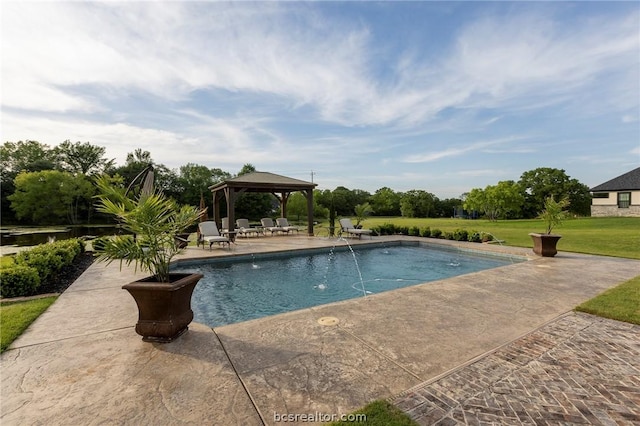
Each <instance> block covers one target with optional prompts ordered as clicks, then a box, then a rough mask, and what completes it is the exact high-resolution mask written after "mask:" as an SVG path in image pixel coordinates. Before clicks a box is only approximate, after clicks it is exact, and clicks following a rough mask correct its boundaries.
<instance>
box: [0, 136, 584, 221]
mask: <svg viewBox="0 0 640 426" xmlns="http://www.w3.org/2000/svg"><path fill="white" fill-rule="evenodd" d="M105 152H106V150H105V148H103V147H100V146H96V145H93V144H91V143H89V142H75V143H72V142H71V141H69V140H67V141H64V142H63V143H61V144H60V145H58V146H56V147H54V148H51V147H49V146H48V145H46V144H43V143H40V142H38V141H32V140H26V141H18V142H5V143H4V144H3V145H2V147H0V166H1V175H0V179H1V181H0V183H1V192H2V194H1V214H2V222H3V223H4V224H9V223H14V224H24V225H49V224H96V223H97V224H99V223H107V222H108V221H109V219H108V218H106V217H103V216H101V215H100V214H98V213H97V212H96V210H95V207H94V201H95V198H94V197H95V195H96V191H97V187H96V184H95V179H96V177H97V176H101V175H107V176H110V177H111V179H112V180H113V182H114V183H116V184H118V185H122V186H123V187H126V188H128V187H131V186H132V184H136V185H137V184H140V183H141V182H136V181H135V180H136V178H139V176H140V175H141V173H143V172H144V171H145V170H146V169H148V168H149V167H152V168H153V170H154V178H155V182H154V186H155V188H156V189H157V190H160V191H162V192H164V193H165V194H166V195H168V196H170V197H172V198H174V199H175V200H176V201H177V202H178V203H181V204H189V205H199V203H200V202H201V198H204V201H205V204H206V205H207V206H208V207H209V208H211V202H212V201H211V195H210V194H211V193H210V191H209V189H208V188H209V187H210V186H211V185H214V184H216V183H218V182H221V181H224V180H226V179H229V178H232V177H234V176H239V175H242V174H245V173H250V172H253V171H255V170H256V169H255V167H254V166H253V165H251V164H245V165H244V166H243V167H242V169H241V170H239V171H238V172H237V174H232V173H230V172H228V171H224V170H222V169H220V168H212V167H208V166H205V165H201V164H195V163H188V164H186V165H184V166H180V167H179V168H177V169H169V168H168V167H166V166H165V165H163V164H158V163H156V162H155V161H154V160H153V158H152V156H151V153H150V152H149V151H144V150H142V149H136V150H134V151H133V152H130V153H128V154H127V157H126V160H125V163H124V164H123V165H117V164H116V162H115V159H108V158H106V157H105ZM138 180H139V179H138ZM550 195H553V196H554V197H556V198H558V199H560V198H568V199H569V201H570V203H571V204H570V210H571V211H572V212H573V213H574V214H576V215H589V209H590V204H591V197H590V194H589V190H588V188H587V187H586V186H585V185H583V184H581V183H579V182H578V181H577V180H575V179H571V178H570V177H569V176H567V175H566V173H565V172H564V170H559V169H551V168H538V169H535V170H531V171H528V172H525V173H523V175H522V176H521V178H520V181H518V182H514V181H503V182H499V183H498V184H496V185H490V186H487V187H486V188H484V189H480V188H475V189H472V190H470V191H469V192H468V193H465V194H462V195H461V196H460V197H459V198H447V199H439V198H438V197H437V196H436V195H434V194H433V193H430V192H428V191H426V190H422V189H413V190H410V191H407V192H396V191H394V190H392V189H391V188H388V187H383V188H380V189H378V190H376V191H375V193H373V194H371V193H369V192H367V191H364V190H360V189H349V188H346V187H343V186H339V187H337V188H335V189H333V190H316V191H315V192H314V217H315V218H316V219H326V218H330V219H332V218H335V216H336V215H337V216H353V215H354V214H356V213H360V214H361V215H367V214H371V215H375V216H404V217H451V216H454V215H457V214H462V212H463V208H464V209H465V210H466V213H469V212H475V214H476V215H482V216H486V217H488V218H490V219H516V218H530V217H535V216H536V215H537V214H538V212H539V211H540V210H541V206H542V204H543V203H544V199H545V198H546V197H548V196H550ZM278 207H279V205H278V203H277V201H276V199H275V197H273V196H272V195H271V194H255V193H245V194H242V196H240V197H239V199H238V200H237V201H236V215H239V216H238V217H247V218H249V219H251V220H257V219H259V218H261V217H265V216H275V215H278V214H279V212H278V211H277V210H278ZM223 209H224V206H223ZM287 213H288V215H289V216H290V217H292V218H293V219H297V218H300V219H302V218H304V217H306V200H305V199H304V197H303V196H302V194H299V193H294V194H292V195H291V197H290V199H289V202H288V212H287ZM222 214H224V211H223V212H222Z"/></svg>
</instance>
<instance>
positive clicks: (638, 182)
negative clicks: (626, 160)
mask: <svg viewBox="0 0 640 426" xmlns="http://www.w3.org/2000/svg"><path fill="white" fill-rule="evenodd" d="M637 190H640V167H638V168H637V169H633V170H631V171H630V172H627V173H625V174H623V175H620V176H618V177H616V178H613V179H611V180H609V181H607V182H605V183H602V184H600V185H598V186H594V187H593V188H591V189H590V191H591V192H601V191H637Z"/></svg>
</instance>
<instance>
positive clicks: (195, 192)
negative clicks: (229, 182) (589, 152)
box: [176, 163, 231, 206]
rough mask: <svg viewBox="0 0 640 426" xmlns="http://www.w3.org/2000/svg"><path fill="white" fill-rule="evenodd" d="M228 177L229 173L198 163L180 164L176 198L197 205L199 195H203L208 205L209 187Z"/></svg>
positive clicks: (209, 198) (183, 202)
mask: <svg viewBox="0 0 640 426" xmlns="http://www.w3.org/2000/svg"><path fill="white" fill-rule="evenodd" d="M230 177H231V174H230V173H227V172H223V171H222V170H221V169H210V168H208V167H207V166H203V165H200V164H194V163H188V164H186V165H184V166H180V172H179V174H178V179H177V181H178V187H179V188H180V194H179V195H177V196H176V199H177V200H178V201H179V202H180V203H182V204H189V205H192V206H195V205H199V203H200V197H201V196H203V197H204V199H205V201H206V202H207V205H209V204H210V200H211V192H210V191H209V187H210V186H211V185H213V184H216V183H218V182H221V181H223V180H225V179H229V178H230Z"/></svg>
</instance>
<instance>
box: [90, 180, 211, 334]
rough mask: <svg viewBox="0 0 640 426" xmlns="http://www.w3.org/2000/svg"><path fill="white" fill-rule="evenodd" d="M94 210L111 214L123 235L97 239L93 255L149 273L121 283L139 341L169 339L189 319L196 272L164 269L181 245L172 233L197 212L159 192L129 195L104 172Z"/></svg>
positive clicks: (189, 222) (194, 218)
mask: <svg viewBox="0 0 640 426" xmlns="http://www.w3.org/2000/svg"><path fill="white" fill-rule="evenodd" d="M97 185H98V188H99V190H100V195H98V199H99V202H98V210H99V211H100V212H102V213H107V214H111V215H114V216H115V217H116V218H117V219H118V221H119V222H120V226H121V227H122V228H123V229H124V230H125V231H127V232H128V233H129V234H127V235H117V236H115V237H113V238H108V239H103V240H102V241H100V243H99V244H97V245H96V246H95V247H94V250H95V253H96V256H97V260H99V261H106V262H108V263H111V262H113V261H114V260H119V261H120V265H121V266H122V265H123V264H126V265H130V264H134V265H135V267H136V270H137V269H138V268H139V269H140V270H142V271H144V272H148V273H149V274H150V276H149V277H147V278H144V279H141V280H138V281H134V282H132V283H129V284H126V285H124V286H123V287H122V288H123V289H125V290H127V291H129V293H130V294H131V295H132V296H133V298H134V299H135V301H136V304H137V305H138V313H139V318H138V322H137V324H136V332H137V333H138V334H140V335H141V336H142V337H143V340H144V341H150V342H171V341H172V340H174V339H176V338H177V337H179V336H180V335H181V334H182V333H184V332H185V331H186V330H187V328H188V325H189V324H190V323H191V321H192V320H193V311H192V310H191V295H192V293H193V290H194V288H195V286H196V284H197V283H198V281H199V280H200V279H201V278H202V274H177V273H171V272H170V269H169V268H170V264H171V260H172V259H173V257H174V256H175V255H177V254H178V253H180V252H181V251H182V250H183V249H184V247H183V246H182V245H181V244H180V241H179V240H176V238H175V235H177V234H179V233H181V232H183V231H184V230H185V229H187V228H188V227H189V226H192V225H193V224H195V223H196V222H197V221H198V218H199V217H200V215H201V214H202V213H203V212H202V211H201V210H199V209H197V208H196V207H192V206H178V204H177V203H176V202H174V201H173V200H172V199H169V198H167V197H165V196H164V195H163V194H161V193H154V192H152V193H141V194H139V195H137V196H135V197H134V198H133V199H131V198H129V197H127V196H126V193H125V192H124V191H122V190H121V188H118V187H116V186H114V185H112V184H111V183H110V182H109V180H108V179H107V178H101V179H98V182H97Z"/></svg>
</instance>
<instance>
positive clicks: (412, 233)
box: [408, 226, 420, 237]
mask: <svg viewBox="0 0 640 426" xmlns="http://www.w3.org/2000/svg"><path fill="white" fill-rule="evenodd" d="M408 235H410V236H412V237H419V236H420V228H418V227H417V226H412V227H411V228H409V232H408Z"/></svg>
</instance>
